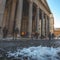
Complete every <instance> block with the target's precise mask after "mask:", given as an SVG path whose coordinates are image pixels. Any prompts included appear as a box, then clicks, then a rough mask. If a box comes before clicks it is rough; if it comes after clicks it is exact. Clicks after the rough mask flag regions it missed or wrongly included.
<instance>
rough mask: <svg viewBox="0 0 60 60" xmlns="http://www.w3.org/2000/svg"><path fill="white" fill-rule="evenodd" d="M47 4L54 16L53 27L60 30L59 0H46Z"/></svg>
mask: <svg viewBox="0 0 60 60" xmlns="http://www.w3.org/2000/svg"><path fill="white" fill-rule="evenodd" d="M47 2H48V5H49V7H50V10H51V11H52V13H53V15H54V21H55V22H54V23H55V24H54V27H55V28H60V0H47Z"/></svg>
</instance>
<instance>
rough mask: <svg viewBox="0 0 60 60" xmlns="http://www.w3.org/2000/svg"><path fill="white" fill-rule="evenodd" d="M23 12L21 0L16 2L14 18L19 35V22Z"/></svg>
mask: <svg viewBox="0 0 60 60" xmlns="http://www.w3.org/2000/svg"><path fill="white" fill-rule="evenodd" d="M22 11H23V0H19V1H18V9H17V17H16V27H17V28H18V29H19V35H20V31H21V20H22Z"/></svg>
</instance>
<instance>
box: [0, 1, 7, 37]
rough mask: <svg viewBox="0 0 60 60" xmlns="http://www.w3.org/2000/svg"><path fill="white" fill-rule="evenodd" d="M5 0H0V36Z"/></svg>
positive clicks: (0, 34) (0, 33) (0, 35)
mask: <svg viewBox="0 0 60 60" xmlns="http://www.w3.org/2000/svg"><path fill="white" fill-rule="evenodd" d="M5 4H6V0H0V38H1V37H2V27H3V15H4V10H5Z"/></svg>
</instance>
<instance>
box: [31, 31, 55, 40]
mask: <svg viewBox="0 0 60 60" xmlns="http://www.w3.org/2000/svg"><path fill="white" fill-rule="evenodd" d="M31 37H32V38H36V39H38V38H40V39H45V40H46V39H48V40H52V39H54V37H55V35H54V33H51V32H49V34H48V36H47V37H46V36H44V35H41V36H39V33H32V36H31Z"/></svg>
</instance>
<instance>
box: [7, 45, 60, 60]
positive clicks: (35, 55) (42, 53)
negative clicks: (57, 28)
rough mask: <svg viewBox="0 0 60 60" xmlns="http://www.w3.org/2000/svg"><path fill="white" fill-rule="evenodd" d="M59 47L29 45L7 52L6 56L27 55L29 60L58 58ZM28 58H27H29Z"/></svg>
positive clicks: (55, 59) (59, 59)
mask: <svg viewBox="0 0 60 60" xmlns="http://www.w3.org/2000/svg"><path fill="white" fill-rule="evenodd" d="M59 54H60V47H59V48H53V47H42V46H38V47H29V48H23V49H22V50H21V49H17V51H14V52H11V51H9V52H8V55H7V56H8V57H21V58H22V59H23V57H29V59H30V60H60V55H59ZM29 59H28V60H29Z"/></svg>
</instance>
